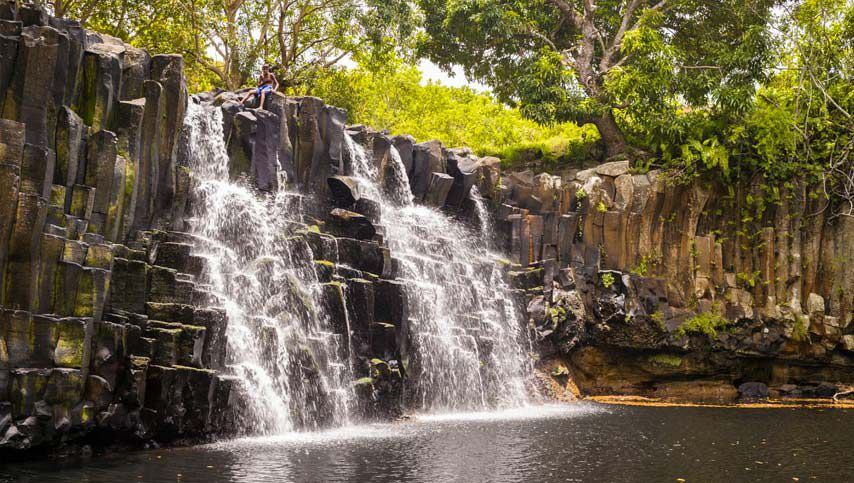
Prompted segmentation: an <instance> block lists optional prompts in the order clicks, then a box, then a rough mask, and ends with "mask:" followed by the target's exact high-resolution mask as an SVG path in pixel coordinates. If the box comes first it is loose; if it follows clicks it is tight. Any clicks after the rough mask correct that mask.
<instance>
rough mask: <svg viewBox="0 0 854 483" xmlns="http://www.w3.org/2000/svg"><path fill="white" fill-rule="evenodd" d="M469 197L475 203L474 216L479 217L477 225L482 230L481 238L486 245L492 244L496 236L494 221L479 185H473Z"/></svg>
mask: <svg viewBox="0 0 854 483" xmlns="http://www.w3.org/2000/svg"><path fill="white" fill-rule="evenodd" d="M469 197H470V198H471V199H472V201H473V202H474V214H475V216H477V224H478V227H479V228H480V237H481V239H483V240H484V242H485V243H488V244H490V246H491V244H492V242H493V237H494V236H495V234H494V233H493V231H492V219H491V217H490V216H489V210H488V209H486V202H484V201H483V196H482V195H481V194H480V190H479V189H478V188H477V185H476V184H475V185H472V187H471V193H469Z"/></svg>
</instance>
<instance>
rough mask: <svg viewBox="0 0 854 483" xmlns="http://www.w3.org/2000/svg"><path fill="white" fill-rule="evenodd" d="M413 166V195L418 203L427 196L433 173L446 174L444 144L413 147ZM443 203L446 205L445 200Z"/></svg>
mask: <svg viewBox="0 0 854 483" xmlns="http://www.w3.org/2000/svg"><path fill="white" fill-rule="evenodd" d="M412 164H413V167H412V177H411V178H410V185H411V188H412V194H413V195H414V196H415V199H416V200H417V201H421V200H423V199H424V197H425V195H426V194H427V190H428V188H429V186H430V183H431V180H432V177H433V173H440V174H444V173H445V158H444V156H443V155H442V143H440V142H439V141H435V140H434V141H427V142H424V143H419V144H416V145H415V146H414V147H413V152H412ZM449 189H450V187H449ZM442 202H443V203H444V199H442Z"/></svg>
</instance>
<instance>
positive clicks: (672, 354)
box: [491, 161, 854, 401]
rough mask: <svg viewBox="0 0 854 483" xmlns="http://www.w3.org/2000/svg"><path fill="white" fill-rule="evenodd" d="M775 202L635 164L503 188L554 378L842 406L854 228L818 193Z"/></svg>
mask: <svg viewBox="0 0 854 483" xmlns="http://www.w3.org/2000/svg"><path fill="white" fill-rule="evenodd" d="M763 188H764V187H763V186H762V184H761V180H758V181H756V182H755V183H754V184H753V185H750V186H746V187H744V189H742V190H737V191H735V192H734V193H730V192H729V191H728V190H727V189H726V187H723V186H715V185H709V184H704V183H703V182H702V181H695V182H692V183H689V184H684V183H681V184H677V183H673V182H670V180H668V176H667V173H662V172H658V171H650V172H646V173H640V172H635V171H633V170H631V169H630V167H629V164H628V162H624V161H618V162H610V163H606V164H603V165H600V166H597V167H595V168H592V169H587V170H583V171H576V170H572V171H569V172H567V173H565V174H563V175H562V176H552V175H549V174H547V173H542V174H537V175H534V173H533V172H530V171H527V172H517V173H509V174H505V175H504V176H503V177H502V181H501V184H500V185H499V186H497V187H496V189H495V190H493V191H491V193H493V195H494V200H495V202H496V204H497V205H498V215H497V216H498V218H499V219H500V220H501V226H502V227H503V230H502V234H503V236H504V241H505V246H506V248H507V249H508V250H509V253H510V254H511V257H510V264H511V266H512V268H511V271H510V273H509V275H510V277H511V278H512V279H513V280H514V281H515V283H516V286H517V287H519V288H520V289H522V290H524V291H525V293H526V294H527V300H528V305H527V311H528V315H529V318H530V322H531V324H532V325H533V327H534V330H535V332H536V338H537V340H538V341H539V344H540V348H541V351H542V355H543V357H544V358H545V359H546V361H547V366H548V367H549V368H550V370H552V371H553V373H554V374H555V375H559V376H561V377H570V375H571V377H572V379H573V380H574V382H575V384H577V386H578V388H579V389H580V391H581V393H583V394H592V395H604V394H630V395H646V396H653V397H663V398H688V399H699V400H716V401H732V400H735V399H736V398H737V397H739V396H750V397H756V396H767V395H768V394H769V393H770V394H772V395H778V396H803V397H815V396H818V397H831V396H833V395H834V394H835V393H837V392H842V391H844V390H845V388H846V387H847V385H849V384H851V383H852V382H854V372H852V370H853V369H854V366H852V363H854V326H852V325H851V321H852V306H853V305H854V294H852V288H854V282H852V275H851V272H850V270H847V269H846V267H847V265H848V264H849V262H850V260H852V259H854V244H852V243H851V240H852V235H854V222H852V220H851V219H849V218H844V217H842V218H837V219H828V218H826V215H825V213H823V212H822V210H821V209H820V207H821V202H820V201H818V200H816V199H815V197H812V196H810V193H811V192H812V191H814V190H816V189H818V187H816V186H806V185H804V184H802V183H798V182H797V181H796V180H795V181H793V183H791V186H789V187H787V188H786V189H785V190H783V191H782V192H780V193H779V197H778V202H774V203H767V205H766V204H764V203H765V202H764V201H762V203H763V204H762V206H759V203H760V200H762V196H763ZM744 383H753V384H744ZM766 386H770V388H771V389H770V391H769V389H768V387H766Z"/></svg>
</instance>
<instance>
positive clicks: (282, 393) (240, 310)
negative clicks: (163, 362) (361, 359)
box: [185, 101, 352, 434]
mask: <svg viewBox="0 0 854 483" xmlns="http://www.w3.org/2000/svg"><path fill="white" fill-rule="evenodd" d="M185 128H186V129H187V130H188V133H189V153H188V154H189V165H190V167H191V168H192V169H193V172H194V176H195V182H194V186H193V194H194V206H193V209H194V213H193V219H191V220H190V226H191V233H192V234H193V235H194V238H195V240H196V242H195V249H194V254H195V255H197V256H201V257H203V258H204V259H206V261H207V264H206V267H207V268H206V270H205V272H204V273H203V275H202V280H200V282H201V283H203V284H206V285H207V288H209V290H210V291H211V292H212V293H213V296H214V298H215V301H214V305H217V306H220V307H222V308H224V309H225V311H226V313H227V315H228V329H227V337H228V360H227V364H228V370H229V371H230V372H232V373H233V374H235V375H237V376H239V377H240V378H241V379H242V381H243V382H244V389H245V400H246V401H245V404H246V405H247V407H245V408H244V409H245V410H244V411H242V413H243V414H244V416H243V417H244V421H243V423H244V425H245V427H246V428H247V432H252V433H256V434H275V433H282V432H286V431H292V430H295V429H313V428H317V427H320V426H323V425H340V424H346V423H347V421H348V414H349V408H350V405H351V402H352V394H351V389H349V388H350V382H351V381H352V373H351V368H350V365H349V362H347V358H346V356H345V355H344V354H346V345H347V343H348V341H347V340H346V338H344V337H342V336H340V335H336V334H335V333H334V332H333V330H332V327H331V324H330V320H329V317H328V316H327V314H325V313H324V312H323V310H322V308H321V307H322V305H323V304H321V303H319V301H320V287H319V283H318V280H317V277H316V274H315V271H314V268H313V265H312V256H311V249H310V248H309V246H308V245H307V243H306V242H305V239H304V238H302V237H299V236H294V235H295V230H297V229H299V228H300V227H304V225H303V224H302V216H301V215H302V214H301V201H302V198H301V196H300V195H298V194H295V193H289V192H287V191H284V190H280V191H278V192H276V193H273V194H261V193H259V192H257V191H255V190H254V189H252V188H251V187H250V186H249V184H248V183H247V182H245V181H243V180H230V179H229V175H228V154H227V151H226V146H225V142H224V137H223V129H222V113H221V110H220V109H219V108H218V107H214V106H212V105H209V104H197V103H195V102H192V101H191V102H190V103H189V107H188V112H187V116H186V120H185Z"/></svg>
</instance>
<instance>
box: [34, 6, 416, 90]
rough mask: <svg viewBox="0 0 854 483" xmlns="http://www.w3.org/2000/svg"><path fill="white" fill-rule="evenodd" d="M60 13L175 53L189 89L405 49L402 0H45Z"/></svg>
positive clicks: (303, 77)
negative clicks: (265, 70) (268, 70)
mask: <svg viewBox="0 0 854 483" xmlns="http://www.w3.org/2000/svg"><path fill="white" fill-rule="evenodd" d="M50 5H51V7H52V8H53V11H54V12H55V13H56V14H57V15H60V16H67V17H70V18H75V19H79V20H80V21H81V22H82V23H83V24H84V25H85V26H86V27H88V28H91V29H94V30H97V31H99V32H103V33H107V34H109V35H113V36H116V37H119V38H121V39H124V40H126V41H128V42H130V43H131V44H133V45H136V46H138V47H144V48H146V49H148V50H150V51H151V52H154V53H167V52H168V53H179V54H182V55H183V56H184V58H185V60H186V65H187V72H188V77H189V79H190V84H191V87H192V88H194V90H205V89H210V88H211V87H213V86H217V87H225V88H228V89H237V88H239V87H241V86H243V85H246V84H250V83H252V82H254V80H253V73H254V72H255V71H257V69H258V68H260V64H261V63H268V64H271V65H273V66H274V69H273V71H274V73H275V74H276V75H277V76H278V77H279V80H280V82H281V84H282V88H283V89H287V88H290V87H302V86H305V85H308V84H311V83H313V82H314V81H315V80H316V79H317V78H318V77H320V76H321V75H323V73H325V72H326V71H327V70H328V69H330V68H332V67H334V66H336V65H338V64H339V63H340V61H341V60H342V59H344V58H346V57H347V56H349V55H353V54H361V55H372V54H375V53H376V54H380V55H384V54H386V53H387V52H388V51H398V52H401V53H406V52H409V51H410V50H411V49H410V48H409V47H410V46H411V43H410V42H411V40H412V38H413V37H412V34H413V33H414V28H415V27H416V26H417V25H418V21H417V12H416V11H415V9H414V7H413V6H412V5H411V4H410V2H408V1H407V0H189V1H183V0H182V1H176V0H146V1H142V2H133V1H127V0H77V1H75V0H52V1H51V2H50Z"/></svg>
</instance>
